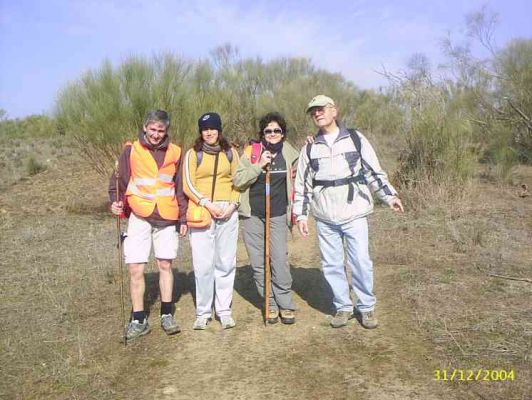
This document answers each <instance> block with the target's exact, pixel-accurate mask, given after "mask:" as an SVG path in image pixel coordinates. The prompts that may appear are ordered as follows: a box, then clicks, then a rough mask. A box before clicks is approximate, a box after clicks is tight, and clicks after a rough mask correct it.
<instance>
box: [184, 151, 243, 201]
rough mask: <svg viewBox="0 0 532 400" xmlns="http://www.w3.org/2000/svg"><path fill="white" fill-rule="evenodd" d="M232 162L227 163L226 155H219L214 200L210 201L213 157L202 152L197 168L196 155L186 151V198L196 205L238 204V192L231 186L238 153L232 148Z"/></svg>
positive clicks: (214, 157) (193, 152)
mask: <svg viewBox="0 0 532 400" xmlns="http://www.w3.org/2000/svg"><path fill="white" fill-rule="evenodd" d="M232 152H233V160H232V162H231V163H229V159H228V158H227V155H226V154H225V153H224V152H223V151H222V152H220V153H219V156H218V157H219V158H218V170H217V173H216V186H215V188H214V198H212V199H211V192H212V180H213V174H214V161H215V159H216V156H215V155H212V154H207V153H205V152H203V156H202V160H201V164H200V165H199V167H198V158H197V153H196V151H195V150H194V149H190V150H188V151H187V153H186V155H185V160H184V161H185V162H184V166H183V190H184V192H185V194H186V195H187V197H188V198H189V199H190V200H192V201H193V202H194V203H196V204H200V202H201V204H202V205H203V204H204V202H206V201H207V200H210V201H211V202H214V201H229V202H231V203H238V202H239V201H240V192H239V191H237V190H236V189H235V188H234V186H233V174H234V173H235V171H236V168H237V166H238V161H239V157H238V152H237V151H236V150H235V149H234V148H233V149H232Z"/></svg>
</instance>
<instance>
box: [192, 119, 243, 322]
mask: <svg viewBox="0 0 532 400" xmlns="http://www.w3.org/2000/svg"><path fill="white" fill-rule="evenodd" d="M198 129H199V137H198V139H197V140H196V143H195V144H194V148H192V149H190V150H188V151H187V153H186V155H185V162H184V168H183V189H184V191H185V194H186V195H187V196H188V198H189V199H190V201H191V202H193V203H194V204H196V205H198V204H199V205H201V206H203V207H205V208H206V209H207V210H208V211H209V213H210V215H211V222H210V223H209V224H208V226H206V227H203V228H198V227H190V229H189V232H190V246H191V248H192V264H193V265H194V277H195V281H196V321H195V322H194V326H193V328H194V329H196V330H203V329H206V328H207V324H208V322H209V321H210V319H211V317H212V304H213V300H214V309H215V311H216V315H217V317H218V318H219V320H220V323H221V324H222V327H223V328H224V329H228V328H232V327H234V326H235V321H234V319H233V317H232V316H231V302H232V299H233V285H234V281H235V269H236V248H237V241H238V215H237V213H236V212H235V211H236V209H237V207H238V201H239V198H240V193H239V192H238V191H237V190H236V189H235V188H234V187H233V182H232V179H233V173H234V172H235V170H236V167H237V165H238V153H237V152H236V151H235V150H234V149H232V148H231V145H230V144H229V141H228V140H227V139H226V138H225V137H224V136H223V134H222V121H221V119H220V116H219V115H218V114H216V113H206V114H203V115H202V116H201V117H200V118H199V120H198Z"/></svg>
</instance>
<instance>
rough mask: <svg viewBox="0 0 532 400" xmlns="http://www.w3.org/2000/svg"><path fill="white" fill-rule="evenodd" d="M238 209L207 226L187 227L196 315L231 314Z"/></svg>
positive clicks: (219, 315)
mask: <svg viewBox="0 0 532 400" xmlns="http://www.w3.org/2000/svg"><path fill="white" fill-rule="evenodd" d="M237 241H238V213H237V212H236V211H235V212H233V214H232V215H231V217H230V218H229V219H227V220H225V221H218V220H214V219H213V221H212V222H211V225H210V226H209V227H208V228H204V229H197V228H190V247H191V248H192V263H193V265H194V277H195V282H196V316H197V317H199V316H204V317H211V315H212V304H213V299H214V308H215V310H216V315H218V317H221V316H227V315H231V302H232V301H233V285H234V282H235V270H236V246H237Z"/></svg>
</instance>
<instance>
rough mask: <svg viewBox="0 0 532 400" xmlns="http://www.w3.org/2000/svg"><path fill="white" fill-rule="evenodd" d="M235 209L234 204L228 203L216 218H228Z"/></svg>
mask: <svg viewBox="0 0 532 400" xmlns="http://www.w3.org/2000/svg"><path fill="white" fill-rule="evenodd" d="M235 210H236V205H235V204H233V203H231V204H229V205H228V206H227V207H225V209H224V210H223V212H222V214H221V215H220V216H219V217H218V219H229V218H230V217H231V215H232V214H233V212H234V211H235Z"/></svg>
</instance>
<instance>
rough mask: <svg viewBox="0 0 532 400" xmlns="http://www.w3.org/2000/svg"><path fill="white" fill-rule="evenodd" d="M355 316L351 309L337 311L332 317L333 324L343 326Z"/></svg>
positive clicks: (338, 326)
mask: <svg viewBox="0 0 532 400" xmlns="http://www.w3.org/2000/svg"><path fill="white" fill-rule="evenodd" d="M351 318H353V313H352V312H351V311H337V312H336V315H335V316H334V317H333V319H331V322H330V324H331V326H332V327H333V328H341V327H342V326H346V325H347V321H349V320H350V319H351Z"/></svg>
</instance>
